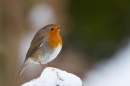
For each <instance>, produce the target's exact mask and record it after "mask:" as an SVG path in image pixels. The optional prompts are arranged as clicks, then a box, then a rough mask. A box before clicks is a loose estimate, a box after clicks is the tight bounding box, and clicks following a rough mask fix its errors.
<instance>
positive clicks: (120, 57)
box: [84, 41, 130, 86]
mask: <svg viewBox="0 0 130 86" xmlns="http://www.w3.org/2000/svg"><path fill="white" fill-rule="evenodd" d="M84 84H85V85H86V86H130V41H129V44H128V45H126V46H125V47H124V48H123V49H121V50H119V51H118V52H117V53H116V54H115V55H114V56H112V58H111V59H109V60H107V61H103V62H100V63H98V64H97V65H96V66H95V67H94V68H93V69H92V70H91V71H90V72H89V73H88V74H87V75H86V77H85V79H84Z"/></svg>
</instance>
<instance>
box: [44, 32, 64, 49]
mask: <svg viewBox="0 0 130 86" xmlns="http://www.w3.org/2000/svg"><path fill="white" fill-rule="evenodd" d="M46 35H47V36H49V39H48V45H49V47H50V48H51V49H54V48H56V47H57V46H58V45H59V44H60V45H61V46H62V39H61V37H60V35H59V31H57V32H54V33H53V32H48V33H47V34H46Z"/></svg>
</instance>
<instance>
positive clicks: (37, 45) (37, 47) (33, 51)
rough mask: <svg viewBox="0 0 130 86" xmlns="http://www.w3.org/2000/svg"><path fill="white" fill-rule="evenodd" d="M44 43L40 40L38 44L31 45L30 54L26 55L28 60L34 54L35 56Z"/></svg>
mask: <svg viewBox="0 0 130 86" xmlns="http://www.w3.org/2000/svg"><path fill="white" fill-rule="evenodd" d="M42 43H43V42H42V40H40V41H38V42H37V43H36V44H34V45H31V46H30V48H29V50H28V52H27V54H26V59H27V58H28V57H30V56H31V55H32V54H34V53H35V52H36V51H37V50H38V49H39V47H40V46H41V45H42ZM26 59H25V60H26Z"/></svg>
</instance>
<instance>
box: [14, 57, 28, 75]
mask: <svg viewBox="0 0 130 86" xmlns="http://www.w3.org/2000/svg"><path fill="white" fill-rule="evenodd" d="M29 63H30V61H29V59H27V60H26V61H25V62H24V63H23V65H22V66H21V67H20V68H19V70H18V71H17V73H16V74H15V75H16V76H17V75H19V76H20V75H21V74H22V72H23V71H24V69H25V67H26V66H27V65H28V64H29Z"/></svg>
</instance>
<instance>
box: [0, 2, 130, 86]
mask: <svg viewBox="0 0 130 86" xmlns="http://www.w3.org/2000/svg"><path fill="white" fill-rule="evenodd" d="M51 23H54V24H58V25H61V26H63V28H64V29H62V30H61V36H62V38H63V43H64V44H63V48H62V51H61V52H60V54H59V55H58V57H57V58H56V59H55V60H53V61H52V62H51V63H50V64H51V65H53V66H55V67H57V68H60V69H62V70H65V71H67V72H71V73H73V74H75V75H77V76H79V77H80V78H81V79H82V80H83V83H84V84H85V86H130V0H95V1H93V0H11V1H10V0H0V86H20V85H22V84H23V83H25V82H28V81H30V80H32V79H34V78H37V77H39V76H40V74H41V72H42V71H43V68H42V67H41V66H40V65H36V64H29V65H28V66H27V68H26V69H25V71H24V72H23V74H22V75H21V76H15V73H16V72H17V70H18V68H19V67H20V66H21V65H22V63H23V61H24V59H25V55H26V52H27V50H28V48H29V45H30V42H31V40H32V38H33V36H34V34H35V33H36V32H37V31H38V30H39V29H40V28H42V27H43V26H45V25H47V24H51ZM46 66H47V65H46Z"/></svg>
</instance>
